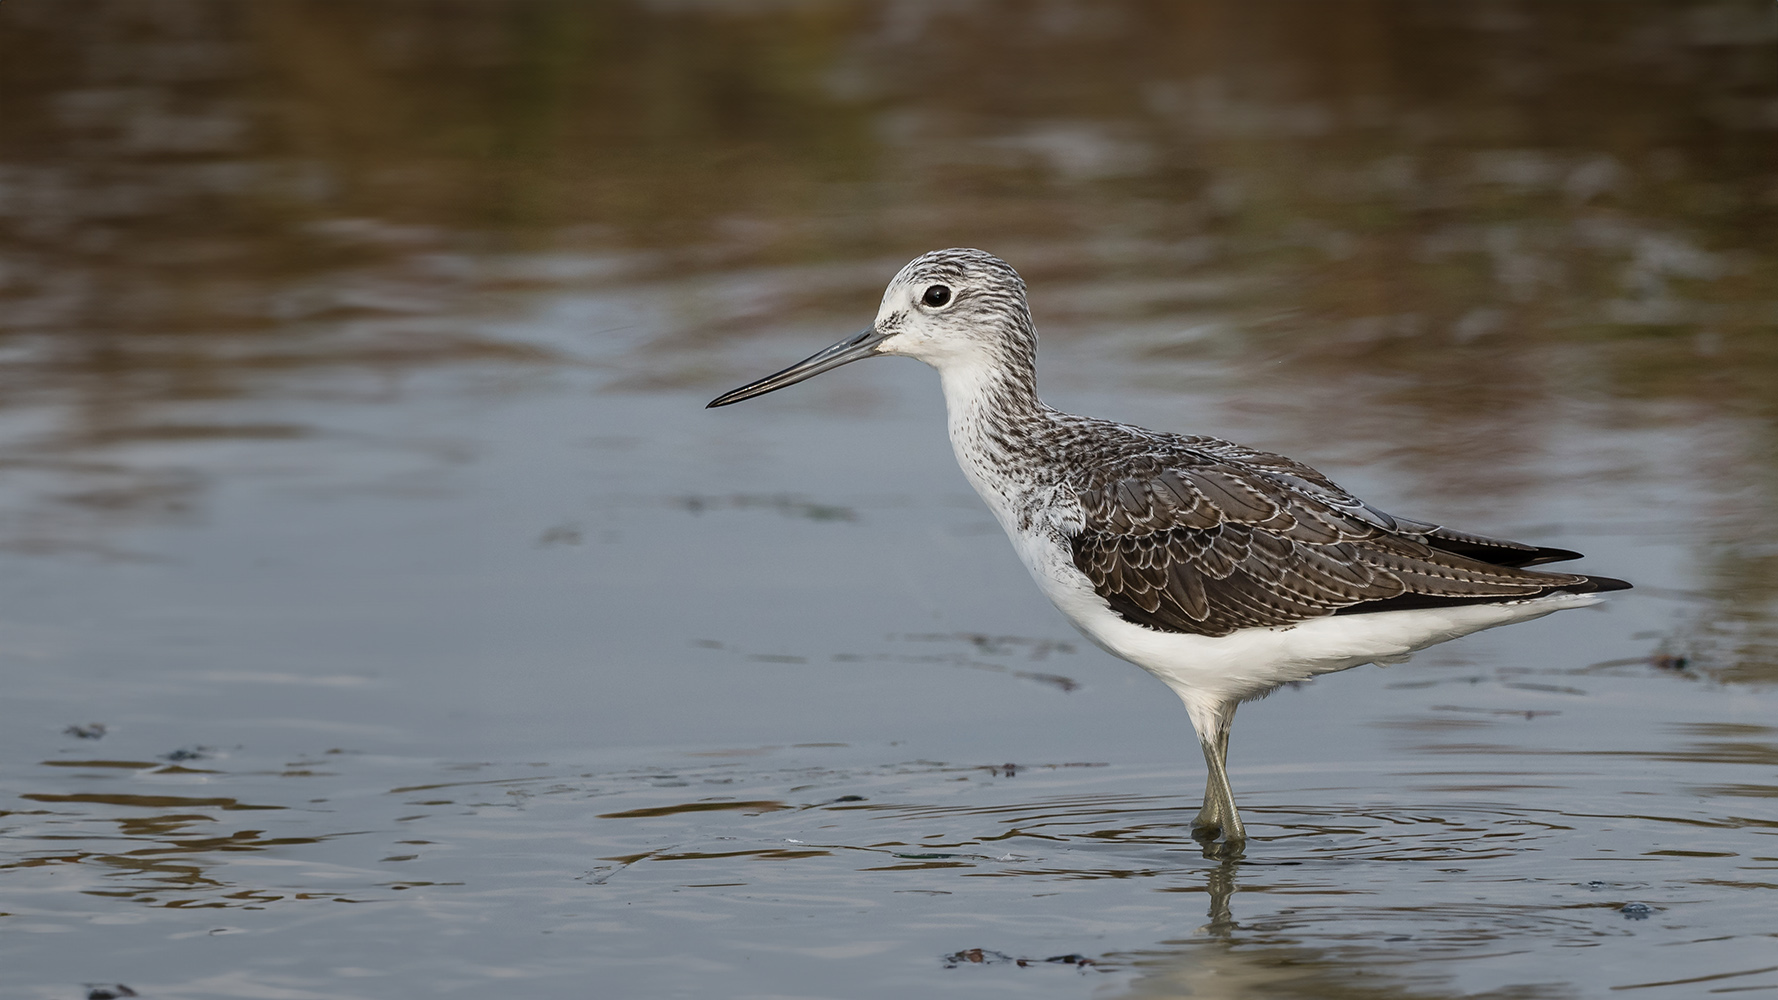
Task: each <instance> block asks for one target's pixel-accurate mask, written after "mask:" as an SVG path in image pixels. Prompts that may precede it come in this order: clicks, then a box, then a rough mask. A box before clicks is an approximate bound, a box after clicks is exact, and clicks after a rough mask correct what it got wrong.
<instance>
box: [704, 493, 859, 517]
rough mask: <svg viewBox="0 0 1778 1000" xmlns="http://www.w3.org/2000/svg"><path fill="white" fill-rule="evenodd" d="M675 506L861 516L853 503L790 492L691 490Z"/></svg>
mask: <svg viewBox="0 0 1778 1000" xmlns="http://www.w3.org/2000/svg"><path fill="white" fill-rule="evenodd" d="M673 506H675V507H678V508H679V509H680V510H683V511H687V512H689V513H691V514H702V513H704V512H705V511H707V510H771V511H776V512H777V513H779V514H782V515H783V516H785V517H800V518H803V519H804V520H808V521H856V520H858V511H856V510H855V509H853V508H851V507H846V506H842V505H840V504H831V503H816V502H814V501H812V500H805V499H803V498H801V497H795V496H790V495H788V494H772V495H763V496H762V495H758V494H750V493H733V494H730V495H728V496H700V495H698V494H689V495H687V496H682V497H676V498H675V499H674V500H673Z"/></svg>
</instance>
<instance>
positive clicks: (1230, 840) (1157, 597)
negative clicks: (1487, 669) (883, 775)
mask: <svg viewBox="0 0 1778 1000" xmlns="http://www.w3.org/2000/svg"><path fill="white" fill-rule="evenodd" d="M879 355H901V356H904V357H911V358H916V359H918V360H920V361H924V362H925V363H926V364H928V365H931V366H932V367H933V368H935V369H937V370H938V374H939V378H940V380H941V382H942V383H943V385H944V396H945V406H946V409H947V410H948V412H949V424H950V436H951V446H952V448H953V450H954V451H955V452H956V455H957V463H958V464H959V465H961V466H962V467H963V472H964V475H965V476H967V477H968V479H969V481H970V483H971V484H972V485H973V486H974V487H975V490H976V492H977V493H979V494H981V497H982V499H983V500H984V501H986V502H987V505H988V507H989V508H990V509H991V510H992V511H993V512H994V516H995V517H996V518H997V519H998V520H999V521H1000V524H1001V526H1002V527H1003V528H1005V529H1006V534H1007V536H1008V537H1009V538H1010V539H1011V540H1012V544H1013V547H1014V548H1015V549H1017V550H1018V553H1019V557H1020V558H1021V559H1022V560H1023V561H1024V563H1025V566H1026V568H1028V569H1029V570H1030V571H1031V575H1032V577H1034V578H1035V579H1036V581H1037V585H1038V587H1039V589H1041V590H1042V591H1043V592H1044V594H1045V596H1047V597H1048V598H1049V599H1050V600H1051V601H1052V602H1054V603H1055V605H1056V607H1057V608H1058V609H1060V610H1061V612H1062V614H1063V615H1065V616H1066V617H1067V618H1068V620H1069V621H1070V622H1072V623H1073V624H1074V626H1075V627H1076V628H1078V629H1079V630H1080V631H1081V632H1082V633H1084V634H1085V635H1086V636H1087V637H1088V638H1089V639H1091V640H1092V641H1093V642H1094V643H1096V644H1097V645H1099V646H1100V647H1102V648H1104V649H1105V650H1106V651H1107V652H1109V653H1111V654H1112V655H1114V656H1118V657H1122V658H1123V659H1125V660H1128V661H1130V662H1131V663H1134V664H1136V665H1137V666H1139V667H1141V668H1143V669H1144V670H1147V671H1148V672H1149V673H1151V674H1153V675H1155V676H1156V677H1158V678H1160V680H1162V681H1163V682H1165V683H1166V685H1167V686H1168V687H1169V688H1171V689H1172V690H1173V692H1174V693H1175V694H1177V695H1178V696H1179V698H1180V700H1181V701H1183V702H1184V703H1185V708H1186V711H1187V713H1188V714H1189V715H1190V716H1191V721H1192V726H1193V728H1194V729H1196V731H1197V735H1198V741H1199V743H1200V744H1201V745H1202V748H1203V751H1204V762H1205V765H1206V766H1207V768H1208V770H1209V775H1208V778H1207V780H1206V782H1205V788H1204V800H1203V807H1202V808H1201V809H1200V810H1199V812H1198V814H1197V817H1196V819H1195V820H1194V821H1193V824H1192V833H1193V835H1194V836H1195V837H1197V838H1198V839H1200V840H1203V841H1206V842H1220V844H1221V845H1222V846H1224V847H1230V846H1232V847H1233V848H1234V849H1237V850H1238V849H1239V845H1240V843H1241V842H1242V841H1244V840H1245V839H1246V836H1247V834H1246V829H1245V827H1244V826H1243V824H1242V822H1241V816H1240V813H1239V812H1237V811H1236V808H1235V797H1234V792H1233V791H1232V790H1231V789H1230V787H1229V779H1228V767H1227V758H1228V739H1229V725H1230V723H1231V722H1232V721H1233V719H1234V714H1235V708H1236V706H1238V705H1239V704H1240V703H1241V702H1243V701H1248V700H1251V699H1254V698H1258V697H1261V696H1263V695H1265V694H1267V693H1268V692H1270V691H1272V690H1273V689H1275V688H1277V687H1278V686H1279V685H1281V684H1286V683H1289V682H1292V681H1302V680H1307V679H1308V678H1311V677H1314V676H1316V675H1318V674H1325V673H1330V672H1332V671H1336V670H1345V669H1347V668H1348V667H1355V666H1358V665H1359V664H1363V663H1389V662H1398V661H1400V660H1402V659H1404V658H1406V657H1407V656H1408V655H1410V654H1412V653H1413V652H1415V651H1416V650H1420V649H1424V648H1426V647H1427V646H1431V645H1433V644H1435V643H1440V642H1445V641H1447V640H1450V639H1455V638H1457V637H1459V636H1463V635H1468V634H1469V633H1471V632H1476V631H1479V630H1481V629H1486V628H1493V627H1494V626H1497V625H1507V624H1511V623H1513V622H1522V621H1529V620H1531V619H1533V618H1540V617H1542V616H1544V615H1547V614H1550V613H1552V612H1555V611H1560V610H1563V609H1565V608H1578V607H1584V606H1586V605H1590V604H1596V603H1598V602H1599V600H1600V598H1599V596H1598V595H1599V594H1601V593H1604V592H1606V591H1612V590H1623V589H1626V588H1628V587H1629V586H1630V585H1629V584H1628V583H1625V582H1624V581H1622V580H1614V579H1612V578H1610V577H1603V576H1590V575H1586V576H1583V575H1579V574H1572V573H1554V572H1548V571H1543V570H1534V569H1531V568H1530V567H1533V566H1537V565H1540V564H1543V563H1551V562H1557V561H1560V560H1565V559H1576V558H1579V557H1580V553H1578V552H1570V551H1568V550H1566V549H1555V548H1544V547H1541V546H1537V545H1528V544H1525V543H1522V542H1513V541H1507V540H1504V539H1499V538H1490V537H1487V536H1485V535H1478V534H1472V533H1469V532H1465V531H1458V530H1455V529H1452V528H1447V527H1445V526H1443V525H1439V524H1433V523H1429V522H1425V521H1414V520H1409V519H1407V518H1402V517H1396V516H1392V515H1390V514H1387V513H1384V512H1383V511H1382V510H1379V509H1378V508H1376V507H1373V506H1372V505H1370V504H1368V503H1365V502H1364V501H1363V500H1360V499H1359V498H1358V497H1355V496H1353V495H1352V494H1351V493H1348V492H1347V491H1345V490H1343V489H1341V488H1340V487H1339V486H1338V485H1336V484H1335V483H1334V482H1333V481H1332V480H1330V479H1328V478H1327V477H1326V476H1324V475H1322V474H1321V473H1319V472H1317V471H1315V470H1314V469H1312V468H1310V467H1308V466H1307V465H1304V464H1302V463H1300V462H1297V461H1294V460H1292V459H1289V458H1285V457H1284V456H1282V455H1274V454H1270V453H1268V452H1263V451H1257V450H1255V449H1252V448H1246V447H1242V446H1241V445H1237V444H1231V443H1229V442H1227V441H1222V440H1218V439H1216V438H1212V437H1203V436H1199V435H1186V434H1168V433H1163V432H1159V431H1151V430H1147V429H1144V428H1141V427H1134V426H1131V425H1129V424H1121V423H1115V422H1113V421H1109V420H1098V419H1094V418H1092V417H1080V416H1075V415H1073V414H1070V413H1063V412H1061V411H1060V410H1056V409H1053V408H1051V407H1049V406H1045V405H1044V404H1043V403H1042V402H1041V401H1040V400H1039V399H1038V398H1037V332H1036V328H1035V327H1034V325H1033V324H1032V321H1031V310H1030V307H1029V306H1028V305H1027V303H1026V296H1025V283H1024V281H1023V280H1022V279H1021V278H1020V277H1019V275H1018V272H1016V271H1014V270H1013V268H1012V267H1011V266H1010V265H1008V264H1007V263H1006V262H1005V261H1003V260H1001V259H1000V258H998V257H995V256H993V255H992V254H989V253H985V252H983V251H981V250H969V249H950V250H938V251H934V252H932V253H929V254H926V255H924V256H921V257H918V258H916V259H915V260H913V261H912V262H910V263H909V264H908V265H907V266H906V267H904V268H902V269H901V272H900V273H899V274H897V275H896V276H895V279H894V280H893V281H891V282H890V283H889V288H888V291H886V292H885V293H884V294H883V303H882V306H881V308H879V309H878V311H877V318H876V322H874V323H872V324H871V325H870V326H869V327H868V328H866V329H865V330H863V331H862V332H860V333H858V334H857V335H855V336H853V337H850V338H848V339H846V340H842V341H840V342H839V343H837V344H834V345H833V346H831V347H828V348H827V349H825V350H822V351H820V352H817V353H816V354H814V355H812V356H811V357H809V358H807V359H805V360H803V361H799V362H797V363H796V364H794V365H791V366H790V367H789V368H786V369H784V370H783V371H780V372H778V373H776V374H773V375H768V376H766V377H765V378H762V379H760V380H758V381H756V382H751V383H749V384H747V385H744V386H742V387H740V388H739V389H736V390H734V391H733V392H729V393H725V394H723V395H722V396H719V397H717V398H716V399H715V400H713V401H711V403H710V404H709V405H710V406H726V405H728V404H730V403H737V402H740V401H741V400H743V399H750V398H752V397H754V396H759V395H762V394H764V393H768V392H772V391H773V390H776V389H782V388H784V387H785V386H788V385H794V384H795V383H797V382H801V381H803V380H804V379H806V378H809V377H811V376H813V375H818V374H820V373H821V372H825V371H828V370H830V369H833V368H838V367H839V366H841V365H843V364H847V363H848V362H852V361H857V360H859V359H861V358H874V357H877V356H879Z"/></svg>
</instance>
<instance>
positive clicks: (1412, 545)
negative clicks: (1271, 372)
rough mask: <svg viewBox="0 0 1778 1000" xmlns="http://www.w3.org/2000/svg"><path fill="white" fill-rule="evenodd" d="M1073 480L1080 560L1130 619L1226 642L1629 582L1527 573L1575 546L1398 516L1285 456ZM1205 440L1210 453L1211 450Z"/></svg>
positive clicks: (1233, 452)
mask: <svg viewBox="0 0 1778 1000" xmlns="http://www.w3.org/2000/svg"><path fill="white" fill-rule="evenodd" d="M1194 444H1196V445H1197V446H1196V447H1191V448H1181V449H1178V450H1177V452H1176V453H1174V454H1168V455H1164V456H1156V455H1153V454H1150V455H1146V456H1140V457H1132V458H1131V459H1129V460H1127V461H1124V462H1121V463H1118V467H1117V468H1115V469H1112V470H1106V469H1105V468H1104V467H1103V466H1099V467H1098V469H1099V471H1098V472H1097V474H1096V478H1095V479H1094V480H1093V481H1090V482H1081V483H1075V484H1072V486H1073V489H1074V492H1075V495H1076V497H1077V498H1078V499H1079V501H1080V507H1081V513H1082V516H1083V521H1084V523H1083V524H1082V526H1081V528H1080V529H1079V530H1078V531H1077V532H1075V533H1074V534H1073V535H1072V536H1071V538H1070V543H1071V546H1072V550H1073V556H1074V564H1075V566H1076V567H1078V568H1079V569H1080V571H1081V572H1083V573H1085V574H1086V575H1087V577H1088V578H1089V579H1091V580H1092V582H1093V587H1094V589H1095V590H1096V591H1097V592H1098V593H1099V595H1100V596H1102V597H1104V598H1105V599H1106V601H1107V602H1109V603H1110V605H1111V608H1112V610H1113V611H1115V612H1116V613H1117V614H1119V615H1120V616H1122V617H1123V618H1125V619H1126V620H1128V621H1132V622H1135V623H1137V624H1139V625H1145V626H1148V627H1149V628H1154V629H1160V630H1162V631H1167V632H1189V633H1195V634H1199V635H1210V636H1219V635H1227V634H1228V633H1230V632H1233V631H1235V630H1237V629H1242V628H1252V627H1256V626H1273V625H1288V624H1290V623H1292V622H1299V621H1304V620H1307V619H1311V618H1319V617H1323V616H1326V615H1332V614H1353V613H1366V612H1373V611H1392V610H1405V609H1410V608H1424V607H1439V606H1448V605H1454V604H1471V603H1480V602H1487V601H1498V600H1501V599H1508V598H1526V597H1535V596H1538V595H1540V594H1545V593H1549V592H1551V591H1556V590H1565V591H1571V592H1585V591H1593V590H1619V589H1623V588H1626V587H1628V586H1629V584H1626V583H1623V582H1622V581H1620V580H1612V579H1610V578H1607V577H1588V576H1579V575H1574V574H1565V573H1549V572H1540V571H1535V570H1530V569H1526V568H1525V567H1527V566H1532V565H1537V564H1540V563H1545V562H1554V561H1558V560H1561V559H1572V558H1576V557H1578V555H1579V553H1575V552H1570V551H1567V550H1565V549H1549V548H1540V547H1538V546H1535V545H1526V544H1524V543H1520V542H1511V541H1506V540H1503V539H1496V538H1488V537H1486V536H1482V535H1473V534H1468V533H1465V532H1459V531H1453V530H1450V529H1446V528H1443V527H1441V526H1438V525H1434V524H1427V523H1424V522H1419V521H1408V520H1404V519H1401V518H1396V517H1392V516H1391V515H1389V514H1386V513H1384V512H1382V511H1379V510H1377V509H1376V508H1373V507H1371V506H1369V505H1368V504H1365V503H1364V502H1363V501H1361V500H1359V499H1358V498H1356V497H1354V496H1352V495H1351V494H1349V493H1347V492H1345V491H1344V490H1342V489H1340V488H1339V487H1338V486H1337V485H1335V484H1334V483H1333V482H1332V481H1331V480H1329V479H1327V478H1326V477H1325V476H1322V475H1321V474H1320V473H1318V472H1316V471H1315V470H1314V469H1311V468H1309V467H1308V466H1305V465H1302V464H1301V463H1298V462H1294V461H1292V460H1290V459H1287V458H1284V457H1282V456H1279V455H1272V454H1268V453H1265V452H1257V451H1252V450H1250V449H1245V448H1238V447H1236V446H1234V445H1228V444H1225V443H1224V442H1220V441H1211V440H1209V439H1195V440H1194ZM1206 446H1208V447H1206Z"/></svg>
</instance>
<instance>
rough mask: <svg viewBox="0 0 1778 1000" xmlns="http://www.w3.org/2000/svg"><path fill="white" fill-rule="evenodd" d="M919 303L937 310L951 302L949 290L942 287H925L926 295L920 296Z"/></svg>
mask: <svg viewBox="0 0 1778 1000" xmlns="http://www.w3.org/2000/svg"><path fill="white" fill-rule="evenodd" d="M920 301H921V302H924V303H926V304H927V305H929V306H931V307H932V308H934V309H937V308H938V307H939V306H942V305H944V304H945V303H946V302H949V301H951V290H950V289H949V288H947V287H945V286H944V285H927V286H926V294H925V295H922V296H920Z"/></svg>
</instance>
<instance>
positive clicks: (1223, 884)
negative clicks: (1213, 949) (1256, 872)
mask: <svg viewBox="0 0 1778 1000" xmlns="http://www.w3.org/2000/svg"><path fill="white" fill-rule="evenodd" d="M1214 848H1215V845H1209V846H1206V847H1205V848H1204V855H1205V856H1206V857H1209V858H1210V859H1211V860H1213V861H1215V862H1216V866H1215V867H1214V868H1211V869H1210V870H1209V871H1208V873H1207V874H1206V876H1205V885H1204V888H1205V891H1206V892H1207V893H1208V894H1209V896H1210V912H1209V913H1208V914H1207V916H1209V918H1210V922H1209V923H1207V924H1205V925H1204V926H1202V927H1200V928H1198V933H1199V934H1204V935H1209V936H1211V937H1216V938H1221V939H1223V940H1228V939H1230V938H1231V937H1233V935H1234V932H1235V917H1234V911H1233V910H1232V909H1231V908H1230V906H1229V901H1230V899H1232V898H1233V897H1234V895H1235V873H1236V872H1237V871H1238V870H1239V868H1240V866H1241V851H1240V850H1239V849H1238V848H1237V849H1236V850H1233V851H1221V852H1218V851H1215V850H1214ZM1218 853H1220V854H1221V855H1222V856H1221V857H1216V856H1214V855H1216V854H1218Z"/></svg>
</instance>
